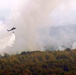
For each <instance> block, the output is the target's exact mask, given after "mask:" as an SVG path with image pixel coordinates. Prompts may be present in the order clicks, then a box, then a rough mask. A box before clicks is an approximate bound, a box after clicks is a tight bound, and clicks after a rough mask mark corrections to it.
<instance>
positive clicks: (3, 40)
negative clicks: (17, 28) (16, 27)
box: [0, 22, 15, 55]
mask: <svg viewBox="0 0 76 75" xmlns="http://www.w3.org/2000/svg"><path fill="white" fill-rule="evenodd" d="M7 28H8V27H7V26H6V25H5V24H4V23H3V22H0V54H2V55H3V54H4V53H7V51H5V49H6V48H8V47H12V45H13V44H14V41H15V35H14V34H12V33H8V32H7Z"/></svg>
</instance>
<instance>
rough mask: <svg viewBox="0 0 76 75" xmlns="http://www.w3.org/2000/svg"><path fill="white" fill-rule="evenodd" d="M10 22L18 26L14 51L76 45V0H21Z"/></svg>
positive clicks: (12, 8)
mask: <svg viewBox="0 0 76 75" xmlns="http://www.w3.org/2000/svg"><path fill="white" fill-rule="evenodd" d="M6 25H8V26H9V28H11V27H13V26H15V27H16V28H17V29H16V31H15V36H16V40H15V44H14V45H13V47H12V48H9V50H7V51H8V52H10V53H17V52H21V51H24V50H25V51H33V50H46V49H50V50H55V49H60V50H61V49H65V48H75V44H76V29H75V28H76V0H17V1H16V2H14V4H12V6H11V13H10V16H9V18H8V19H7V22H6Z"/></svg>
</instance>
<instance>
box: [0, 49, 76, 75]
mask: <svg viewBox="0 0 76 75" xmlns="http://www.w3.org/2000/svg"><path fill="white" fill-rule="evenodd" d="M0 75H76V50H75V49H74V50H65V51H42V52H40V51H33V52H22V53H21V54H16V55H11V56H10V55H9V54H5V55H4V56H0Z"/></svg>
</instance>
